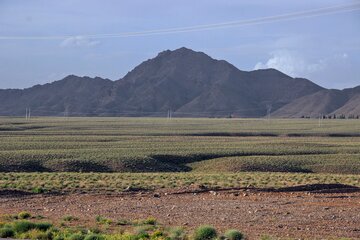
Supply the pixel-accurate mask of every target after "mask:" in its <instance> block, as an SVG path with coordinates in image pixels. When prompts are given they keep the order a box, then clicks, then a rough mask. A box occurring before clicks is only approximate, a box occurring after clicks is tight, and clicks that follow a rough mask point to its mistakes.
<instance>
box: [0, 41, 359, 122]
mask: <svg viewBox="0 0 360 240" xmlns="http://www.w3.org/2000/svg"><path fill="white" fill-rule="evenodd" d="M358 88H359V89H360V86H359V87H358ZM321 91H324V93H322V94H325V95H326V94H327V95H329V94H330V95H331V94H332V93H331V91H332V90H329V89H325V88H323V87H321V86H319V85H317V84H315V83H313V82H311V81H310V80H308V79H304V78H292V77H290V76H288V75H286V74H284V73H282V72H280V71H278V70H276V69H261V70H253V71H242V70H239V69H237V68H236V67H235V66H234V65H232V64H231V63H228V62H227V61H225V60H216V59H213V58H211V57H210V56H208V55H206V54H205V53H203V52H195V51H193V50H191V49H187V48H184V47H183V48H179V49H176V50H173V51H171V50H166V51H163V52H160V53H159V54H158V55H157V56H156V57H154V58H151V59H148V60H146V61H144V62H142V63H141V64H139V65H138V66H136V67H135V68H134V69H133V70H131V71H130V72H128V73H127V74H126V75H125V76H124V77H123V78H121V79H118V80H115V81H112V80H109V79H103V78H100V77H95V78H91V77H79V76H75V75H69V76H67V77H65V78H63V79H62V80H58V81H55V82H52V83H47V84H44V85H35V86H33V87H30V88H26V89H22V90H20V89H5V90H0V115H6V116H7V115H9V116H19V115H23V114H24V112H25V108H31V109H32V112H33V113H34V114H35V115H39V116H60V115H63V114H64V112H66V113H69V114H70V115H74V116H164V115H166V114H167V112H168V111H169V110H171V111H172V112H173V113H174V116H179V117H186V116H190V117H191V116H195V117H226V116H235V117H264V116H266V115H267V114H268V112H269V110H271V111H272V112H274V116H277V117H300V116H299V114H297V113H298V112H301V113H303V114H306V113H310V115H311V116H312V115H313V111H310V110H306V111H304V108H305V109H307V108H311V103H312V101H314V99H313V100H312V99H311V98H310V96H313V95H314V96H313V97H312V98H315V99H316V100H317V101H318V100H319V99H320V98H321V96H322V95H321V94H320V93H319V92H321ZM328 91H330V93H329V92H328ZM337 91H341V93H339V94H338V95H339V96H340V95H341V96H342V98H344V99H347V100H350V99H351V98H353V100H352V101H351V102H348V101H342V102H341V103H343V104H339V106H337V108H336V109H332V108H331V107H330V108H329V109H331V110H334V111H336V110H337V109H339V111H343V112H347V111H348V112H351V113H352V114H360V113H358V111H359V110H358V107H357V102H358V101H359V99H360V98H357V97H356V96H357V93H358V92H360V91H358V90H357V88H351V89H344V90H337ZM316 94H320V95H321V96H317V95H316ZM335 95H336V94H335ZM328 98H329V99H333V98H334V97H332V96H330V97H328ZM342 98H341V99H342ZM299 99H300V100H299ZM335 100H336V98H335ZM331 103H332V102H331V101H329V103H327V104H328V105H329V104H330V105H334V104H331ZM346 104H348V105H347V106H346ZM325 105H326V104H325ZM320 110H323V109H319V110H318V111H320ZM334 111H333V112H334ZM338 114H339V113H338ZM272 115H273V114H272Z"/></svg>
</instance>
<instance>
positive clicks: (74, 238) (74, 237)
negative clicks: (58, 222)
mask: <svg viewBox="0 0 360 240" xmlns="http://www.w3.org/2000/svg"><path fill="white" fill-rule="evenodd" d="M69 240H84V235H82V234H80V233H74V234H71V235H70V236H69Z"/></svg>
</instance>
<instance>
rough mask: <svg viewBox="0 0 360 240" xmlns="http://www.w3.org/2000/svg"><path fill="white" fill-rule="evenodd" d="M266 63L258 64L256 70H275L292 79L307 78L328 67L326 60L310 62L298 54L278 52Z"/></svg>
mask: <svg viewBox="0 0 360 240" xmlns="http://www.w3.org/2000/svg"><path fill="white" fill-rule="evenodd" d="M270 55H271V57H270V58H269V59H268V60H267V61H266V62H258V63H257V64H256V65H255V67H254V69H255V70H256V69H263V68H275V69H277V70H279V71H281V72H284V73H286V74H288V75H290V76H292V77H300V76H306V75H308V74H309V73H313V72H316V71H320V70H322V69H324V68H325V67H326V60H323V59H320V60H318V61H317V62H309V61H307V60H306V59H305V58H304V57H303V56H301V55H300V54H299V53H297V52H293V51H288V50H276V51H274V52H272V53H271V54H270Z"/></svg>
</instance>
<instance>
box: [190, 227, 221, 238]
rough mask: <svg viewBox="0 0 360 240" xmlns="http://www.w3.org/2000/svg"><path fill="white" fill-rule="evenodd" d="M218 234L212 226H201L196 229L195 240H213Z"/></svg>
mask: <svg viewBox="0 0 360 240" xmlns="http://www.w3.org/2000/svg"><path fill="white" fill-rule="evenodd" d="M216 236H217V233H216V230H215V228H213V227H212V226H200V227H198V228H197V229H196V230H195V233H194V240H211V239H215V238H216Z"/></svg>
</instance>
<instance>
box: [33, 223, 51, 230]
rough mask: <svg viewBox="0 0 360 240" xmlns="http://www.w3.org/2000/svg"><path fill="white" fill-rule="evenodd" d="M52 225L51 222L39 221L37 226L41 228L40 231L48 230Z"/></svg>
mask: <svg viewBox="0 0 360 240" xmlns="http://www.w3.org/2000/svg"><path fill="white" fill-rule="evenodd" d="M51 227H52V224H51V223H47V222H43V223H37V224H36V228H37V229H39V230H40V231H44V232H45V231H47V230H48V229H49V228H51Z"/></svg>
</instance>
